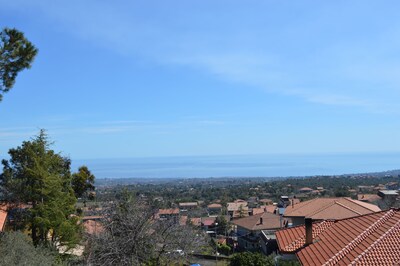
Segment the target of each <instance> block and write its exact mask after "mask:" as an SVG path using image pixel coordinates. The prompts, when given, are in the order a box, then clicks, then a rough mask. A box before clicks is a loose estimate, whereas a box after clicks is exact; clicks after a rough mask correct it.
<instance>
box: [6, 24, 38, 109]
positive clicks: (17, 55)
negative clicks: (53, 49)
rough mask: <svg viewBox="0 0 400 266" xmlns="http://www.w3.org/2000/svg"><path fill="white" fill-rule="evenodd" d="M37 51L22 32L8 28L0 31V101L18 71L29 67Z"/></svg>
mask: <svg viewBox="0 0 400 266" xmlns="http://www.w3.org/2000/svg"><path fill="white" fill-rule="evenodd" d="M37 52H38V50H37V49H36V48H35V46H34V45H33V44H32V43H31V42H30V41H28V40H27V39H26V38H25V36H24V34H23V33H22V32H20V31H18V30H16V29H9V28H4V29H3V30H2V31H1V32H0V101H1V100H2V98H3V94H4V93H6V92H8V91H9V90H10V89H11V88H12V87H13V86H14V83H15V79H16V78H17V75H18V73H19V72H20V71H22V70H23V69H25V68H30V67H31V64H32V62H33V60H34V58H35V56H36V54H37Z"/></svg>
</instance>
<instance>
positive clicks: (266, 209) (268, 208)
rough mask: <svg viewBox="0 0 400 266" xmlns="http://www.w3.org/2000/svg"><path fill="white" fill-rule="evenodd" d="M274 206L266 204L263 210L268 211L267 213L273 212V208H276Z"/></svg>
mask: <svg viewBox="0 0 400 266" xmlns="http://www.w3.org/2000/svg"><path fill="white" fill-rule="evenodd" d="M276 208H277V207H276V206H274V205H268V206H265V211H266V212H269V213H274V212H275V210H276Z"/></svg>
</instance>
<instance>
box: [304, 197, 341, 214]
mask: <svg viewBox="0 0 400 266" xmlns="http://www.w3.org/2000/svg"><path fill="white" fill-rule="evenodd" d="M335 203H336V200H334V201H332V202H328V204H326V205H325V206H323V207H322V208H320V209H317V210H316V211H314V212H312V213H310V214H309V215H308V217H311V216H313V215H315V214H317V213H319V212H322V211H323V210H326V209H327V208H329V207H331V206H333V205H335Z"/></svg>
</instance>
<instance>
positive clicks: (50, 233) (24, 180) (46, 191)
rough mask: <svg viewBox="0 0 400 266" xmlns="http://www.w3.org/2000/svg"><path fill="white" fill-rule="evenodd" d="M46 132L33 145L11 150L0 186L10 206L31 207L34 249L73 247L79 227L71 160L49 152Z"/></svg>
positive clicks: (26, 221)
mask: <svg viewBox="0 0 400 266" xmlns="http://www.w3.org/2000/svg"><path fill="white" fill-rule="evenodd" d="M50 146H51V143H50V142H49V140H48V137H47V134H46V132H45V131H44V130H41V131H40V132H39V135H37V136H36V137H34V138H33V139H32V140H31V141H24V142H23V143H22V145H21V146H19V147H17V148H15V149H10V150H9V155H10V157H11V158H10V160H9V161H7V160H3V161H2V164H3V173H2V174H1V175H0V186H1V189H2V193H3V197H4V199H3V200H5V201H6V202H9V203H24V204H28V205H31V206H32V207H31V208H29V209H28V212H29V215H28V217H29V218H28V219H27V220H25V224H26V225H27V226H28V228H29V229H30V230H31V235H32V240H33V243H34V244H35V245H38V244H45V245H59V244H60V245H64V244H74V243H76V241H77V240H78V235H79V234H78V233H79V226H78V224H77V217H76V216H74V215H73V214H74V211H75V208H74V205H75V202H76V198H75V195H74V191H73V189H72V186H71V173H70V164H71V162H70V160H69V159H68V158H66V157H63V156H61V155H60V154H58V153H55V152H54V151H53V150H52V149H50Z"/></svg>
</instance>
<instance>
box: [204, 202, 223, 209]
mask: <svg viewBox="0 0 400 266" xmlns="http://www.w3.org/2000/svg"><path fill="white" fill-rule="evenodd" d="M207 208H209V209H220V208H222V205H221V204H217V203H213V204H210V205H208V206H207Z"/></svg>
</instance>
